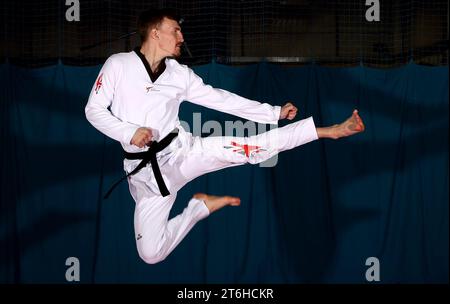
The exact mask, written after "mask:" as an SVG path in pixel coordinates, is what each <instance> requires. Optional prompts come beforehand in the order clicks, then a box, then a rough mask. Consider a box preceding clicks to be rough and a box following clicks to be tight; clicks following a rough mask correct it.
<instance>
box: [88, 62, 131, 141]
mask: <svg viewBox="0 0 450 304" xmlns="http://www.w3.org/2000/svg"><path fill="white" fill-rule="evenodd" d="M120 68H121V67H120V64H117V63H116V62H114V60H113V59H112V58H111V57H109V58H108V60H106V62H105V64H104V65H103V67H102V69H101V70H100V72H99V75H98V77H97V79H96V81H95V83H94V86H93V87H92V90H91V94H90V95H89V100H88V102H87V105H86V107H85V113H86V118H87V120H88V121H89V122H90V123H91V124H92V125H93V126H94V127H95V128H96V129H97V130H99V131H100V132H102V133H103V134H105V135H107V136H109V137H111V138H112V139H115V140H117V141H119V142H121V143H124V144H127V145H129V144H130V141H131V139H132V138H133V135H134V133H135V132H136V130H137V129H138V128H139V127H138V126H136V125H134V124H130V123H127V122H124V121H122V120H120V119H119V118H117V117H115V116H114V115H113V114H112V113H111V111H110V110H109V109H108V107H109V106H110V105H111V103H112V100H113V97H114V91H115V88H116V85H117V82H118V77H119V76H120V72H121V69H120Z"/></svg>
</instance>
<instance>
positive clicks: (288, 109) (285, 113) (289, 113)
mask: <svg viewBox="0 0 450 304" xmlns="http://www.w3.org/2000/svg"><path fill="white" fill-rule="evenodd" d="M295 115H297V108H296V107H295V106H294V105H293V104H292V103H290V102H288V103H286V104H285V105H284V106H283V107H281V111H280V119H285V118H287V119H289V120H292V119H294V117H295Z"/></svg>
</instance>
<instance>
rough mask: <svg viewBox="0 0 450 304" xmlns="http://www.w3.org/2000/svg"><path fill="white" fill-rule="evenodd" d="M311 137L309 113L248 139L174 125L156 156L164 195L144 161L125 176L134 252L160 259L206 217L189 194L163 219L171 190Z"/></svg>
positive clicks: (202, 206) (155, 260) (148, 260)
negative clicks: (172, 135)
mask: <svg viewBox="0 0 450 304" xmlns="http://www.w3.org/2000/svg"><path fill="white" fill-rule="evenodd" d="M317 138H318V136H317V132H316V128H315V125H314V121H313V119H312V117H309V118H307V119H303V120H300V121H298V122H295V123H291V124H289V125H287V126H285V127H282V128H277V129H272V130H270V131H268V132H265V133H263V134H259V135H255V136H250V137H230V136H224V137H206V138H201V137H196V136H192V134H190V133H187V132H185V131H184V130H181V129H180V133H179V136H178V137H177V138H176V139H175V140H174V141H173V142H172V143H171V145H170V146H169V147H167V148H166V149H165V150H163V151H161V152H160V153H159V154H158V155H157V157H158V163H159V167H160V170H161V173H162V175H163V178H164V181H165V183H166V186H167V188H168V189H169V191H170V195H169V196H166V197H163V196H161V194H160V192H159V189H158V186H157V184H156V180H155V178H154V175H153V171H152V169H151V166H150V165H148V166H147V167H145V168H143V169H142V170H141V171H139V172H138V173H137V174H135V175H133V176H130V177H129V178H128V183H129V188H130V193H131V195H132V197H133V199H134V200H135V202H136V209H135V215H134V228H135V235H136V244H137V249H138V253H139V256H140V257H141V258H142V259H143V260H144V261H145V262H146V263H149V264H155V263H158V262H160V261H162V260H164V259H165V258H166V257H167V256H168V255H169V254H170V253H171V252H172V250H173V249H174V248H175V247H176V246H177V245H178V244H179V243H180V242H181V240H182V239H183V238H184V237H185V236H186V234H187V233H188V232H189V231H190V230H191V229H192V227H193V226H194V225H195V224H196V223H197V222H198V221H200V220H201V219H203V218H205V217H207V216H208V215H209V210H208V208H207V207H206V205H205V203H204V202H203V201H200V200H197V199H194V198H193V199H191V200H190V201H189V203H188V205H187V207H186V208H185V209H184V210H183V212H182V213H181V214H179V215H177V216H175V217H173V218H172V219H170V220H169V213H170V210H171V208H172V206H173V203H174V202H175V199H176V195H177V191H178V190H179V189H180V188H182V187H183V186H184V185H185V184H186V183H188V182H189V181H191V180H193V179H195V178H197V177H199V176H201V175H203V174H205V173H208V172H212V171H216V170H220V169H223V168H227V167H233V166H238V165H242V164H246V163H251V164H257V163H260V162H263V161H265V160H268V159H270V158H271V157H273V156H275V155H276V154H277V153H278V152H281V151H284V150H289V149H292V148H294V147H297V146H300V145H303V144H306V143H308V142H311V141H313V140H316V139H317ZM138 162H139V161H125V170H126V171H128V172H129V171H131V169H132V168H133V167H134V166H136V164H137V163H138ZM211 194H213V193H211Z"/></svg>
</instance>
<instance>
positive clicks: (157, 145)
mask: <svg viewBox="0 0 450 304" xmlns="http://www.w3.org/2000/svg"><path fill="white" fill-rule="evenodd" d="M177 136H178V129H175V130H174V131H172V132H171V133H169V135H167V136H166V137H164V138H163V139H161V140H160V141H158V142H156V141H152V142H151V144H150V147H149V149H148V150H147V151H145V152H137V153H129V152H126V151H125V158H126V159H130V160H136V159H142V161H141V162H140V163H139V165H137V167H136V168H134V170H133V171H131V172H130V173H128V174H127V175H125V176H124V177H122V178H121V179H120V180H119V181H117V182H116V183H115V184H114V185H112V187H111V188H110V189H109V191H108V192H107V193H106V194H105V196H104V197H103V198H104V199H106V198H108V196H109V195H110V194H111V192H112V191H113V190H114V188H116V187H117V185H119V184H120V183H121V182H122V181H123V180H124V179H126V178H127V177H128V176H130V175H133V174H136V173H138V172H139V170H141V169H142V168H144V167H145V166H147V164H148V163H150V164H151V165H152V170H153V174H154V175H155V179H156V183H157V184H158V188H159V191H160V192H161V195H162V196H168V195H169V194H170V192H169V190H168V189H167V187H166V184H165V183H164V179H163V177H162V175H161V171H160V170H159V166H158V161H157V160H156V153H158V152H160V151H162V150H164V149H165V148H166V147H167V146H168V145H170V143H171V142H172V140H173V139H174V138H176V137H177Z"/></svg>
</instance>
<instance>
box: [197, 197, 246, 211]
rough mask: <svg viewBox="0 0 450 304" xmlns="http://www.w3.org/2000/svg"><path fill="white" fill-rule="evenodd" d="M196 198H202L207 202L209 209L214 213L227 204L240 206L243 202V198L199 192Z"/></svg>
mask: <svg viewBox="0 0 450 304" xmlns="http://www.w3.org/2000/svg"><path fill="white" fill-rule="evenodd" d="M194 198H196V199H199V200H202V201H204V202H205V205H206V207H208V209H209V213H213V212H214V211H217V210H219V209H221V208H223V207H225V206H228V205H230V206H239V205H240V204H241V199H240V198H238V197H232V196H214V195H207V194H204V193H197V194H195V195H194Z"/></svg>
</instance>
